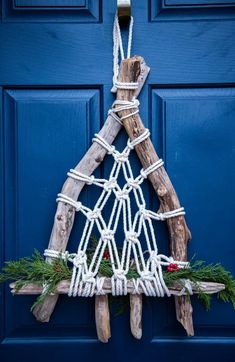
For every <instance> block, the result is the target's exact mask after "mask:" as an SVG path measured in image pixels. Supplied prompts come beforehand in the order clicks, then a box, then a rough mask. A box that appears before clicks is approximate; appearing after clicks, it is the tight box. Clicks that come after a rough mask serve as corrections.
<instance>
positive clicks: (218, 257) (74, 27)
mask: <svg viewBox="0 0 235 362" xmlns="http://www.w3.org/2000/svg"><path fill="white" fill-rule="evenodd" d="M132 8H133V15H134V17H135V27H134V35H133V42H134V43H133V54H140V55H142V56H143V57H144V58H145V60H146V62H147V64H148V65H149V66H150V67H151V72H150V75H149V77H148V80H147V85H146V86H145V88H144V90H143V91H142V94H141V95H140V102H141V109H140V112H141V117H142V119H143V120H144V123H145V125H146V126H147V127H148V128H149V129H150V131H151V134H152V140H153V142H154V145H155V146H156V148H157V150H158V153H159V155H160V156H161V157H163V158H164V160H165V164H166V168H167V171H168V172H169V175H170V177H171V178H172V181H173V183H174V184H175V187H176V190H177V192H178V194H179V196H180V199H181V201H182V205H183V206H185V208H186V211H187V221H188V223H189V226H190V228H191V231H192V235H193V239H192V241H191V242H190V244H189V254H190V256H192V255H193V254H195V253H196V254H197V257H198V258H201V259H205V260H207V261H208V262H221V263H223V264H224V265H225V266H226V267H227V268H228V269H230V270H231V271H232V272H233V274H234V275H235V263H234V258H235V239H234V228H233V226H234V212H233V210H234V204H235V193H234V184H235V171H234V163H235V153H234V150H235V122H234V120H235V90H234V84H235V66H234V64H235V45H234V44H235V43H234V38H235V3H234V1H225V0H224V1H223V0H220V1H217V0H215V1H213V0H208V1H200V0H198V1H197V0H186V1H180V0H179V1H173V0H169V1H168V0H167V1H163V0H162V1H160V0H149V1H146V0H139V1H137V0H133V1H132ZM114 13H115V1H114V0H112V1H110V0H103V1H99V0H90V1H86V0H84V1H70V0H69V1H67V0H63V1H62V0H60V1H48V2H46V1H38V0H37V1H36V0H35V1H34V0H30V1H26V0H24V1H23V0H17V1H16V0H15V1H13V0H12V1H9V0H3V1H2V18H1V23H0V47H1V57H0V86H1V113H0V122H1V127H0V150H1V152H0V167H1V174H2V177H1V178H0V197H1V204H0V236H1V248H0V253H1V260H2V262H3V261H4V260H8V259H11V258H12V259H17V258H19V257H22V256H26V255H30V254H31V253H32V251H33V249H34V248H37V249H39V250H41V251H42V250H43V249H44V248H45V247H46V246H47V243H48V239H49V237H50V231H51V228H52V224H53V218H54V213H55V210H56V204H55V198H56V194H57V193H58V192H59V191H60V188H61V186H62V184H63V182H64V180H65V177H66V172H67V171H68V170H69V168H72V167H74V166H75V165H76V163H77V162H78V161H79V159H80V158H81V157H82V156H83V155H84V153H85V152H86V149H87V148H88V147H89V145H90V143H91V139H92V136H93V134H94V133H95V132H97V131H98V130H99V129H100V127H101V125H102V124H103V122H104V119H105V117H106V114H107V110H108V109H109V107H110V104H111V103H112V101H113V95H112V94H111V93H110V88H111V81H112V23H113V17H114ZM125 141H126V135H125V134H124V132H123V133H121V134H120V135H119V136H118V139H117V144H118V146H120V147H121V146H122V145H124V143H125ZM109 166H110V164H109V161H108V160H106V161H105V163H104V165H103V166H102V167H101V169H100V170H97V174H101V175H102V174H104V175H105V174H107V172H108V169H109ZM135 167H136V169H138V167H139V162H138V160H137V159H135ZM96 192H97V190H95V189H94V190H92V192H90V193H89V192H88V191H86V190H85V189H84V190H83V192H82V194H81V200H82V201H84V202H85V203H86V204H88V205H89V204H92V202H93V199H94V197H95V196H96V194H95V193H96ZM145 192H146V193H147V194H146V199H147V200H148V203H149V205H150V207H153V208H157V200H156V197H155V195H154V193H153V191H152V190H151V188H150V187H146V188H145ZM80 235H81V220H80V218H79V216H78V217H77V219H76V222H75V227H74V230H73V232H72V235H71V238H70V241H69V248H70V250H74V249H75V248H76V244H77V240H79V236H80ZM158 241H159V245H160V248H161V250H162V251H163V252H166V253H168V238H167V230H166V228H165V227H164V225H161V226H160V227H159V238H158ZM33 300H34V298H33V297H30V296H29V297H12V296H11V294H10V292H9V288H8V287H7V286H6V287H3V288H2V289H1V300H0V301H1V305H0V313H1V318H0V319H1V323H0V333H1V345H0V360H1V362H8V361H9V362H11V361H18V360H19V359H22V360H24V362H28V361H32V360H34V361H35V362H37V361H42V358H43V359H44V361H45V362H47V361H50V360H51V358H53V359H55V360H57V361H58V362H65V361H68V360H69V359H73V360H74V359H76V360H81V361H87V362H90V361H92V360H94V359H96V361H97V362H100V361H103V359H104V358H112V360H113V361H115V362H120V361H125V360H127V359H128V360H129V361H135V362H140V361H143V359H148V360H150V359H151V360H156V361H159V362H162V361H165V362H169V361H172V359H174V361H180V362H181V361H182V362H183V361H185V362H186V361H187V362H196V361H198V360H199V359H200V360H201V361H202V362H204V361H207V360H208V359H209V358H210V359H213V361H214V362H219V361H221V360H223V361H225V362H234V361H235V313H234V312H233V310H232V308H231V306H229V305H226V304H222V303H219V302H218V301H217V300H216V298H214V301H213V304H212V308H211V310H210V312H205V311H204V309H203V308H202V307H201V305H199V303H198V301H197V299H196V298H195V297H193V298H192V303H193V308H194V323H195V337H193V338H187V337H185V335H184V331H183V330H182V328H181V327H180V325H179V324H178V322H177V321H176V319H175V311H174V302H173V300H172V299H171V298H169V299H167V298H164V299H157V298H155V299H153V298H152V299H151V298H149V299H148V300H146V303H145V305H144V315H143V338H142V340H141V341H136V340H134V339H133V338H132V336H131V334H130V330H129V320H128V317H129V316H128V313H126V314H124V315H121V316H118V317H117V316H115V315H114V314H113V315H112V326H111V327H112V338H111V340H110V342H109V343H108V344H107V345H103V344H101V343H99V342H98V341H97V337H96V331H95V323H94V301H93V299H89V298H88V299H86V298H76V299H73V298H68V297H66V296H62V297H60V299H59V302H58V304H57V307H56V310H55V312H54V314H53V316H52V318H51V321H50V323H48V324H39V323H37V322H36V321H35V319H34V318H33V316H32V315H31V313H30V311H29V309H30V306H31V304H32V302H33Z"/></svg>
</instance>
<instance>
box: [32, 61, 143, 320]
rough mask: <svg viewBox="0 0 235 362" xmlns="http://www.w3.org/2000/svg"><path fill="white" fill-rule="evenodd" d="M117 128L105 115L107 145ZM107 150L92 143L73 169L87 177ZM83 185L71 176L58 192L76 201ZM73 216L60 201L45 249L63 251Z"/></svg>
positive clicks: (40, 309) (47, 306)
mask: <svg viewBox="0 0 235 362" xmlns="http://www.w3.org/2000/svg"><path fill="white" fill-rule="evenodd" d="M140 61H141V65H140V69H141V71H140V72H139V76H138V84H139V86H138V89H136V90H135V96H136V97H137V96H138V95H139V93H140V91H141V89H142V87H143V85H144V82H145V80H146V78H147V76H148V73H149V67H148V66H147V65H146V64H145V62H144V60H143V58H141V60H140ZM120 129H121V125H120V124H119V123H118V122H117V121H115V120H114V119H113V117H111V116H108V117H107V119H106V121H105V124H104V126H103V127H102V129H101V130H100V132H99V135H100V136H102V137H103V138H104V139H105V140H106V141H107V142H108V143H109V144H112V143H113V141H114V139H115V138H116V136H117V134H118V132H119V131H120ZM106 153H107V151H106V150H105V149H104V148H103V147H102V146H100V145H99V144H98V143H96V142H94V143H93V144H92V145H91V147H90V148H89V150H88V151H87V153H86V154H85V156H84V157H83V158H82V159H81V161H80V162H79V163H78V165H77V166H76V167H75V169H76V170H77V171H79V172H81V173H83V174H85V175H88V176H90V175H91V174H92V173H93V172H94V170H95V169H96V168H97V167H98V166H99V165H100V164H101V162H102V161H103V159H104V157H105V155H106ZM83 187H84V183H83V182H81V181H76V180H74V179H72V178H67V180H66V181H65V183H64V185H63V188H62V191H61V192H62V193H63V194H65V195H67V196H69V197H71V198H73V199H74V200H77V199H78V196H79V194H80V192H81V190H82V188H83ZM74 216H75V210H74V208H73V207H71V206H70V205H68V204H65V203H63V202H59V203H58V206H57V210H56V214H55V218H54V225H53V228H52V232H51V237H50V241H49V245H48V248H51V249H54V250H57V251H65V249H66V247H67V243H68V240H69V236H70V233H71V230H72V227H73V222H74ZM47 260H48V262H50V258H47ZM57 299H58V295H56V294H55V295H53V296H49V297H48V298H46V300H45V301H44V302H43V303H42V304H40V305H39V306H37V307H36V308H35V309H34V311H33V314H34V316H35V317H36V319H37V320H38V321H40V322H48V321H49V319H50V316H51V314H52V312H53V310H54V308H55V305H56V302H57Z"/></svg>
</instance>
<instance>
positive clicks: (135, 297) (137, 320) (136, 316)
mask: <svg viewBox="0 0 235 362" xmlns="http://www.w3.org/2000/svg"><path fill="white" fill-rule="evenodd" d="M142 309H143V295H142V294H130V326H131V333H132V335H133V336H134V337H135V338H137V339H141V337H142Z"/></svg>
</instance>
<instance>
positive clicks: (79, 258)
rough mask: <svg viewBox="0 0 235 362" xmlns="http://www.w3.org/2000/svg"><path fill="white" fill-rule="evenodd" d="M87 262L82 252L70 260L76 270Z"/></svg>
mask: <svg viewBox="0 0 235 362" xmlns="http://www.w3.org/2000/svg"><path fill="white" fill-rule="evenodd" d="M86 260H87V256H86V254H84V253H83V252H82V251H80V252H78V253H77V254H76V256H75V257H74V258H73V259H72V262H73V265H74V266H75V267H76V268H78V267H79V266H80V265H83V264H84V263H85V262H86Z"/></svg>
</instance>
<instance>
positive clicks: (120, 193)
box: [116, 190, 129, 200]
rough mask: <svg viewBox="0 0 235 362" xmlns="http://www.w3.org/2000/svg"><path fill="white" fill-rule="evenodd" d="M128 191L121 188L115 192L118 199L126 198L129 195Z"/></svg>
mask: <svg viewBox="0 0 235 362" xmlns="http://www.w3.org/2000/svg"><path fill="white" fill-rule="evenodd" d="M128 194H129V193H128V191H127V190H121V191H117V192H116V198H117V199H118V200H128V198H129V195H128Z"/></svg>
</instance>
